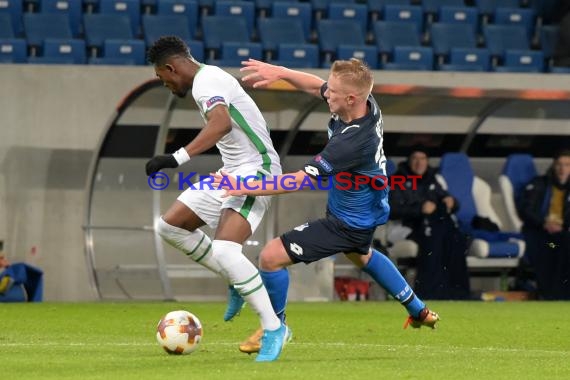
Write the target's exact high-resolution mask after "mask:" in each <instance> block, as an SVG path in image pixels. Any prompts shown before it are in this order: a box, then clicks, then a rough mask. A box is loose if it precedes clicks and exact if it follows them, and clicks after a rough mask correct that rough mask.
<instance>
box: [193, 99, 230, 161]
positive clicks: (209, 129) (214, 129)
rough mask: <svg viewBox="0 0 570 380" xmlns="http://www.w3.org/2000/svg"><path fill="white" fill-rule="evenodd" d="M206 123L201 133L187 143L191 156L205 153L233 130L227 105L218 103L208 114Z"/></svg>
mask: <svg viewBox="0 0 570 380" xmlns="http://www.w3.org/2000/svg"><path fill="white" fill-rule="evenodd" d="M206 119H207V120H208V121H207V122H206V125H205V126H204V128H202V130H201V131H200V133H198V135H197V136H196V137H195V138H194V139H193V140H192V141H191V142H190V143H189V144H188V145H186V147H185V148H186V152H188V155H189V156H190V157H193V156H196V155H198V154H201V153H204V152H205V151H207V150H208V149H210V148H212V147H213V146H214V145H216V143H217V142H218V141H219V140H220V139H221V138H222V137H224V136H225V135H226V134H228V133H229V132H230V131H231V130H232V123H231V119H230V113H229V111H228V108H227V107H226V106H225V105H221V104H220V105H218V106H216V107H214V108H213V109H212V110H210V111H209V112H208V113H207V114H206Z"/></svg>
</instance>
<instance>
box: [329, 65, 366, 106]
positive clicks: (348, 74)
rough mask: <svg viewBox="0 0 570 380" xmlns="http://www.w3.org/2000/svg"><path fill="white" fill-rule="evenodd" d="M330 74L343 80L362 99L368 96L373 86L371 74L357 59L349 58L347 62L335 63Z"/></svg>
mask: <svg viewBox="0 0 570 380" xmlns="http://www.w3.org/2000/svg"><path fill="white" fill-rule="evenodd" d="M331 74H332V75H334V76H336V77H341V78H343V79H345V80H346V81H347V83H348V84H349V85H350V86H351V87H354V88H355V89H356V90H357V91H358V94H359V95H360V96H362V97H364V98H366V97H368V94H370V92H371V91H372V86H373V85H374V77H373V76H372V72H371V71H370V68H369V67H368V66H367V65H366V64H365V63H364V62H362V61H361V60H359V59H356V58H351V59H350V60H348V61H343V60H338V61H335V62H334V63H333V65H332V67H331Z"/></svg>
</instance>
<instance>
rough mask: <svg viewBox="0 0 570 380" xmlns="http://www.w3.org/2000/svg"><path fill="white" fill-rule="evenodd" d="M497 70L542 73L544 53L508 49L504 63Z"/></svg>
mask: <svg viewBox="0 0 570 380" xmlns="http://www.w3.org/2000/svg"><path fill="white" fill-rule="evenodd" d="M495 71H500V72H518V73H541V72H543V71H544V54H542V52H541V51H532V50H507V51H506V52H505V56H504V63H503V65H501V66H497V67H495Z"/></svg>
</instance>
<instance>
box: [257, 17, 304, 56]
mask: <svg viewBox="0 0 570 380" xmlns="http://www.w3.org/2000/svg"><path fill="white" fill-rule="evenodd" d="M257 27H258V30H259V38H260V40H261V44H262V46H263V50H265V51H272V52H274V51H277V47H278V46H279V44H283V43H290V44H304V43H305V42H306V40H305V33H304V31H303V24H302V22H301V20H299V19H294V18H289V17H288V18H276V17H271V18H260V19H259V20H258V21H257Z"/></svg>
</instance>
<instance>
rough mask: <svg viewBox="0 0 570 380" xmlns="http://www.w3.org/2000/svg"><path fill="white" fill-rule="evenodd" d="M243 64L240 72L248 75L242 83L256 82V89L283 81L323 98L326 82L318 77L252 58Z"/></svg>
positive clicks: (254, 85)
mask: <svg viewBox="0 0 570 380" xmlns="http://www.w3.org/2000/svg"><path fill="white" fill-rule="evenodd" d="M241 64H242V65H243V67H242V68H241V69H240V71H242V72H245V73H248V74H247V75H246V76H245V77H243V78H242V81H244V82H247V81H254V82H255V83H254V84H253V87H254V88H259V87H264V86H267V85H269V84H271V83H273V82H276V81H278V80H280V79H282V80H285V81H287V82H289V83H291V84H292V85H293V86H295V87H296V88H297V89H299V90H301V91H305V92H307V93H309V94H311V95H314V96H317V97H320V96H321V87H322V85H323V83H325V81H324V80H323V79H322V78H319V77H318V76H316V75H313V74H309V73H305V72H303V71H297V70H291V69H288V68H286V67H284V66H275V65H271V64H269V63H265V62H261V61H258V60H256V59H251V58H250V59H248V60H247V61H243V62H242V63H241Z"/></svg>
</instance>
